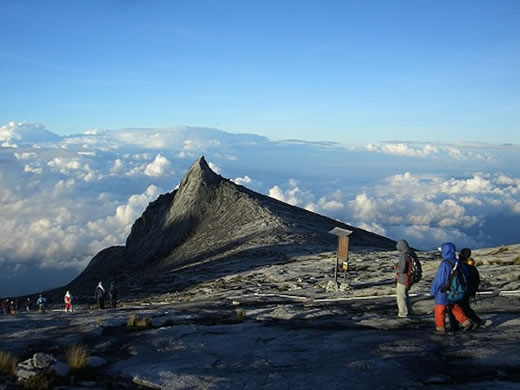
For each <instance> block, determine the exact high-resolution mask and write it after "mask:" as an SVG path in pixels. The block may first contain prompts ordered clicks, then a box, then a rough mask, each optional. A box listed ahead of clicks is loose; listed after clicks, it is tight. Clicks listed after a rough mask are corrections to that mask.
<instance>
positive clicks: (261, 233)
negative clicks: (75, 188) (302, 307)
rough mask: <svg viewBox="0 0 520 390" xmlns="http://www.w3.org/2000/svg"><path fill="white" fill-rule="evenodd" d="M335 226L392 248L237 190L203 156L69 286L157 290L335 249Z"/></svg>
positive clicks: (359, 241) (356, 241) (389, 244)
mask: <svg viewBox="0 0 520 390" xmlns="http://www.w3.org/2000/svg"><path fill="white" fill-rule="evenodd" d="M335 226H340V227H343V228H346V229H349V230H352V231H353V233H352V235H351V236H350V242H351V246H353V247H360V246H366V247H371V248H379V249H394V248H395V242H394V241H392V240H390V239H387V238H385V237H382V236H379V235H376V234H373V233H370V232H367V231H364V230H362V229H358V228H355V227H352V226H348V225H345V224H343V223H340V222H338V221H335V220H333V219H330V218H327V217H325V216H322V215H319V214H315V213H312V212H309V211H307V210H304V209H301V208H298V207H294V206H291V205H288V204H285V203H283V202H280V201H277V200H275V199H273V198H270V197H268V196H265V195H262V194H259V193H256V192H254V191H251V190H249V189H247V188H245V187H242V186H239V185H236V184H234V183H233V182H231V181H229V180H227V179H224V178H222V177H221V176H219V175H217V174H216V173H215V172H213V171H212V170H211V169H210V167H209V166H208V164H207V162H206V161H205V159H204V157H201V158H199V159H198V160H197V161H196V162H195V163H194V164H193V165H192V166H191V168H190V169H189V170H188V172H187V173H186V175H185V177H184V178H183V179H182V181H181V183H180V185H179V187H178V189H177V190H175V191H173V192H170V193H167V194H164V195H161V196H160V197H159V198H158V199H157V200H155V201H154V202H152V203H150V204H149V205H148V207H147V209H146V210H145V211H144V213H143V215H142V216H141V217H140V218H139V219H137V220H136V221H135V223H134V225H133V226H132V229H131V233H130V235H129V236H128V238H127V241H126V245H125V246H124V247H112V248H108V249H105V250H103V251H101V252H100V253H98V254H97V255H96V256H95V257H94V258H93V259H92V261H91V262H90V264H89V265H88V267H87V268H86V269H85V271H84V272H83V273H82V274H81V275H80V276H79V277H78V278H77V279H75V280H74V281H73V282H72V283H71V285H76V287H79V286H80V285H83V284H85V283H87V282H88V283H89V284H91V285H92V284H93V283H95V280H97V279H101V278H102V277H105V278H106V277H107V275H109V276H110V278H111V279H112V280H116V281H118V282H119V283H127V284H131V285H143V284H149V285H150V286H153V288H155V289H159V290H160V289H161V288H165V286H166V285H170V282H171V281H172V280H173V279H176V280H178V279H179V276H180V275H181V274H182V272H183V269H185V268H186V267H188V268H189V267H193V266H194V265H196V264H215V263H216V262H219V261H224V260H226V259H244V262H245V261H246V260H247V261H248V262H249V263H252V264H253V265H254V259H258V260H259V261H261V262H264V263H265V262H266V261H267V262H268V261H270V260H269V259H271V260H272V261H277V259H278V261H279V260H280V259H283V258H284V257H287V256H290V255H293V254H295V251H296V252H298V251H300V252H302V253H308V252H309V251H312V250H313V248H315V247H317V246H321V248H323V246H328V248H329V250H333V249H334V248H335V245H336V244H335V243H336V237H334V236H332V235H330V234H328V232H329V231H330V230H331V229H332V228H334V227H335ZM159 282H161V283H162V284H161V283H159ZM161 286H162V287H161Z"/></svg>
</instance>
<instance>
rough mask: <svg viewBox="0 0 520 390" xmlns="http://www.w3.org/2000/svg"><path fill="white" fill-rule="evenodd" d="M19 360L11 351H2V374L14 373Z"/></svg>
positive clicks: (0, 371) (0, 364)
mask: <svg viewBox="0 0 520 390" xmlns="http://www.w3.org/2000/svg"><path fill="white" fill-rule="evenodd" d="M17 364H18V361H17V360H16V358H15V357H14V355H13V354H12V353H11V352H4V351H0V375H14V374H15V372H16V365H17Z"/></svg>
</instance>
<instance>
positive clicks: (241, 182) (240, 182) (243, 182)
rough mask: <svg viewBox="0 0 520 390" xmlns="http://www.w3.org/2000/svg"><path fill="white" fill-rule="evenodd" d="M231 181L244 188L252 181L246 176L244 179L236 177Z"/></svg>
mask: <svg viewBox="0 0 520 390" xmlns="http://www.w3.org/2000/svg"><path fill="white" fill-rule="evenodd" d="M231 181H232V182H233V183H235V184H238V185H242V186H246V185H248V184H250V183H251V182H252V181H253V180H252V179H251V178H250V177H249V176H247V175H246V176H244V177H236V178H234V179H232V180H231Z"/></svg>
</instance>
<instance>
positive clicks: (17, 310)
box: [14, 298, 20, 313]
mask: <svg viewBox="0 0 520 390" xmlns="http://www.w3.org/2000/svg"><path fill="white" fill-rule="evenodd" d="M14 311H15V312H17V313H18V312H19V311H20V299H18V298H16V299H15V301H14Z"/></svg>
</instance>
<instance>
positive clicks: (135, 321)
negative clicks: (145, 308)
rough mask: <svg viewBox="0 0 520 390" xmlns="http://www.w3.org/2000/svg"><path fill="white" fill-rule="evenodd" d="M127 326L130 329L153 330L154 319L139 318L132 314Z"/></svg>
mask: <svg viewBox="0 0 520 390" xmlns="http://www.w3.org/2000/svg"><path fill="white" fill-rule="evenodd" d="M126 326H127V327H129V328H151V327H152V319H151V318H148V317H142V318H139V317H137V316H136V315H135V314H131V315H130V317H128V321H127V322H126Z"/></svg>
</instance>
